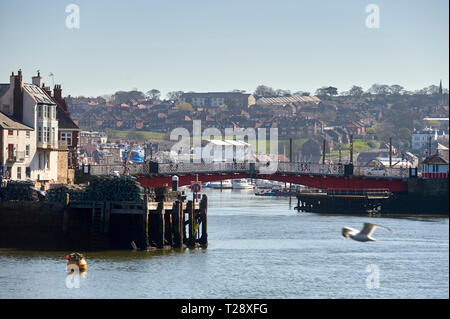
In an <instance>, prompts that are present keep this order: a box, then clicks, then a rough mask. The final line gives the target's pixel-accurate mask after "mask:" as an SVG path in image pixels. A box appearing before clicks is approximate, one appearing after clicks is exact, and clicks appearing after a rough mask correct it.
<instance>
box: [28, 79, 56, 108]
mask: <svg viewBox="0 0 450 319" xmlns="http://www.w3.org/2000/svg"><path fill="white" fill-rule="evenodd" d="M23 88H24V91H25V92H27V93H28V94H29V95H30V96H31V97H32V98H33V99H34V100H35V101H36V103H42V104H53V105H55V104H56V103H55V102H54V101H53V100H52V99H51V98H50V97H49V96H48V95H47V93H45V92H44V91H43V90H42V89H41V88H40V87H38V86H37V85H34V84H28V83H24V84H23Z"/></svg>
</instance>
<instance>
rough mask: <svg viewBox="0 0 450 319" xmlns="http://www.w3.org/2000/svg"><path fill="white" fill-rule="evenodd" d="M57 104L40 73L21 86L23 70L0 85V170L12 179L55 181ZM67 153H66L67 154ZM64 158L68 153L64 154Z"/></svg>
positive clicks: (56, 175)
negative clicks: (49, 93) (47, 91)
mask: <svg viewBox="0 0 450 319" xmlns="http://www.w3.org/2000/svg"><path fill="white" fill-rule="evenodd" d="M60 151H61V150H60V149H59V148H58V120H57V118H56V103H55V102H54V101H53V100H52V99H51V98H50V97H49V95H48V94H47V93H46V92H45V90H44V87H43V83H42V78H41V77H40V75H39V73H38V75H37V76H34V77H33V78H32V83H31V84H29V83H24V81H23V77H22V71H21V70H19V71H18V74H17V75H15V74H14V72H13V73H12V74H11V77H10V83H6V84H0V170H1V172H2V173H3V176H4V177H7V178H10V179H13V180H24V179H31V180H34V181H39V182H41V183H43V184H46V183H48V182H51V181H54V182H56V181H57V180H58V152H60ZM66 152H67V151H66ZM66 159H67V154H66Z"/></svg>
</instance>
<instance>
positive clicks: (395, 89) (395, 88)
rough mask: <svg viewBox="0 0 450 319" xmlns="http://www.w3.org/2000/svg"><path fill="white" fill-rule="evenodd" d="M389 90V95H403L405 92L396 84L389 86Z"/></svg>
mask: <svg viewBox="0 0 450 319" xmlns="http://www.w3.org/2000/svg"><path fill="white" fill-rule="evenodd" d="M389 89H390V91H391V94H400V93H403V91H404V90H405V88H404V87H403V86H401V85H398V84H394V85H391V86H390V87H389Z"/></svg>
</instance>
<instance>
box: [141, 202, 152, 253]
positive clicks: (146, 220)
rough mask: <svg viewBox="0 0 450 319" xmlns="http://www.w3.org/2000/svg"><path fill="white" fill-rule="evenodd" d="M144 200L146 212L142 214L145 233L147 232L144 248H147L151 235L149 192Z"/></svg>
mask: <svg viewBox="0 0 450 319" xmlns="http://www.w3.org/2000/svg"><path fill="white" fill-rule="evenodd" d="M144 200H145V202H144V210H145V212H144V215H143V216H142V218H143V220H144V234H145V244H144V245H145V248H144V249H147V248H149V246H150V240H149V236H148V219H149V216H148V213H149V208H148V195H147V194H146V195H145V198H144Z"/></svg>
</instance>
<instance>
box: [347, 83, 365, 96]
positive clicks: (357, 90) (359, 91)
mask: <svg viewBox="0 0 450 319" xmlns="http://www.w3.org/2000/svg"><path fill="white" fill-rule="evenodd" d="M363 94H364V90H363V88H362V87H360V86H356V85H353V86H352V88H351V89H350V91H348V95H350V96H354V97H360V96H362V95H363Z"/></svg>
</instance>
